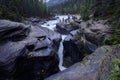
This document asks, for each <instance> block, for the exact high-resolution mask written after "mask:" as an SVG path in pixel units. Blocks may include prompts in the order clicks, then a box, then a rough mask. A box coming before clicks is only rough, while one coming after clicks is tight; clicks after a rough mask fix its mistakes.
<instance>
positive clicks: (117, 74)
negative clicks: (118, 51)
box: [108, 59, 120, 80]
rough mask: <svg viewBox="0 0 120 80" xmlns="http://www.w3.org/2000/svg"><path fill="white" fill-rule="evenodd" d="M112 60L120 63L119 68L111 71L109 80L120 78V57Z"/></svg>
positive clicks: (117, 63) (119, 79)
mask: <svg viewBox="0 0 120 80" xmlns="http://www.w3.org/2000/svg"><path fill="white" fill-rule="evenodd" d="M112 62H113V63H115V64H116V65H118V66H119V68H118V69H114V70H112V71H111V74H110V76H109V78H108V80H120V59H114V60H113V61H112Z"/></svg>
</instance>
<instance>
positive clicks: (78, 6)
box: [51, 0, 120, 20]
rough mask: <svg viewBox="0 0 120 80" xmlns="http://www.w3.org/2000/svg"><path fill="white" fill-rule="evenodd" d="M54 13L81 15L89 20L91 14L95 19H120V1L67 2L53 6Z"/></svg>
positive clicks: (73, 0) (70, 0)
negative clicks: (112, 17)
mask: <svg viewBox="0 0 120 80" xmlns="http://www.w3.org/2000/svg"><path fill="white" fill-rule="evenodd" d="M51 11H52V12H53V13H60V14H80V15H81V16H82V18H83V19H84V20H87V19H88V17H89V15H90V14H94V15H95V17H107V18H108V17H111V16H112V15H113V14H114V15H113V16H114V17H115V15H117V17H120V0H66V1H65V2H64V3H62V4H59V5H56V6H52V7H51Z"/></svg>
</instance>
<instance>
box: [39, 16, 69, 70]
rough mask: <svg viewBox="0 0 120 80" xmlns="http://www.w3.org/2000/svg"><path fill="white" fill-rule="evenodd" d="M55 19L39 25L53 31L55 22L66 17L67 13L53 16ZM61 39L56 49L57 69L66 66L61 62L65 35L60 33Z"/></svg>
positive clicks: (63, 68) (62, 68)
mask: <svg viewBox="0 0 120 80" xmlns="http://www.w3.org/2000/svg"><path fill="white" fill-rule="evenodd" d="M55 18H56V20H49V21H47V22H46V23H44V24H42V25H41V26H42V27H46V28H48V29H50V30H52V31H55V28H56V24H57V23H59V22H60V21H62V20H63V19H64V20H65V19H68V15H59V16H55ZM61 36H62V40H61V42H60V46H59V50H58V52H57V53H58V56H59V69H60V70H61V71H63V70H65V69H66V68H65V67H64V66H62V64H63V50H64V47H63V41H64V39H65V38H66V37H67V35H62V34H61Z"/></svg>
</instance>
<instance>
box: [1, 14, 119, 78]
mask: <svg viewBox="0 0 120 80" xmlns="http://www.w3.org/2000/svg"><path fill="white" fill-rule="evenodd" d="M63 19H64V21H63V22H62V20H63ZM104 22H105V21H102V20H100V21H93V20H89V21H86V22H84V21H82V20H81V19H80V17H79V19H78V18H76V19H74V20H73V19H72V18H71V19H70V20H68V16H67V15H62V16H56V17H55V18H54V20H53V19H52V20H48V21H41V20H39V19H35V18H30V19H27V20H25V21H23V22H22V23H18V22H13V21H9V20H0V74H1V75H0V80H44V79H45V80H59V79H60V80H61V79H62V80H102V79H104V80H107V78H108V75H109V73H110V70H111V69H113V68H115V67H116V66H115V65H114V64H112V63H111V61H112V60H113V59H114V58H120V54H119V53H120V49H119V48H120V46H119V45H117V46H102V45H103V42H104V40H105V39H110V37H111V34H112V33H113V28H112V27H111V26H108V25H107V24H105V23H104Z"/></svg>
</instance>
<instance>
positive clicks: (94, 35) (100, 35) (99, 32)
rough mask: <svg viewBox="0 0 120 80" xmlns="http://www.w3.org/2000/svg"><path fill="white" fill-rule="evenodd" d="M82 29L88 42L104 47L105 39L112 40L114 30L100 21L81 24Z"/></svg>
mask: <svg viewBox="0 0 120 80" xmlns="http://www.w3.org/2000/svg"><path fill="white" fill-rule="evenodd" d="M80 29H81V31H82V33H83V34H85V37H86V39H87V40H88V41H90V42H92V43H94V44H96V45H102V43H103V41H104V39H110V37H111V34H112V33H113V28H112V27H111V26H108V25H106V24H103V23H101V22H100V21H98V22H97V21H92V20H90V21H88V22H82V23H81V24H80Z"/></svg>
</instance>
